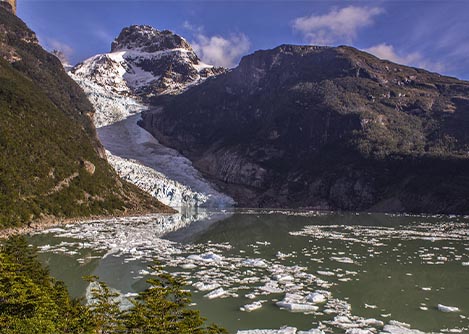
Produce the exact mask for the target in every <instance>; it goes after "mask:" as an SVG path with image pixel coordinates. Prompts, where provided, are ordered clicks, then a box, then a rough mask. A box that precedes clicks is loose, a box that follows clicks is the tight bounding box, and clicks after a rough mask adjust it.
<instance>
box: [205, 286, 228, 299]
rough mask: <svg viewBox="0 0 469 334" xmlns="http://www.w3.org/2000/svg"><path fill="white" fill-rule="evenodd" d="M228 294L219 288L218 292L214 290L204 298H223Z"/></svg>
mask: <svg viewBox="0 0 469 334" xmlns="http://www.w3.org/2000/svg"><path fill="white" fill-rule="evenodd" d="M226 294H227V292H226V291H225V290H223V288H218V289H216V290H213V291H211V292H209V293H207V294H206V295H205V296H204V297H206V298H208V299H214V298H220V297H223V296H225V295H226Z"/></svg>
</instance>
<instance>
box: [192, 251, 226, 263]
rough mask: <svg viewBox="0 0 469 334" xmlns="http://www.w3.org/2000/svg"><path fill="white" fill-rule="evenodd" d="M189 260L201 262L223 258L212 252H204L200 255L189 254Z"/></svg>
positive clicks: (216, 260)
mask: <svg viewBox="0 0 469 334" xmlns="http://www.w3.org/2000/svg"><path fill="white" fill-rule="evenodd" d="M187 258H188V259H189V260H195V261H203V262H220V261H221V260H222V259H223V258H222V257H221V256H220V255H217V254H214V253H205V254H200V255H189V256H188V257H187Z"/></svg>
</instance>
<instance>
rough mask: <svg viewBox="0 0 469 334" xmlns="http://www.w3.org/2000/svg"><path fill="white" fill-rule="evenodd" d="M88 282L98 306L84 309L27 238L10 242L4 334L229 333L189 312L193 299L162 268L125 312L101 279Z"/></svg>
mask: <svg viewBox="0 0 469 334" xmlns="http://www.w3.org/2000/svg"><path fill="white" fill-rule="evenodd" d="M155 269H157V268H155ZM88 281H90V283H91V284H93V285H94V286H95V287H94V288H93V289H92V294H93V298H94V303H93V304H91V305H90V306H85V305H83V304H82V303H81V302H80V301H79V300H74V299H71V298H70V296H69V295H68V292H67V289H66V287H65V286H64V284H63V283H62V282H58V281H56V280H55V279H54V278H52V277H51V276H50V274H49V272H48V271H47V270H46V269H44V268H43V267H42V266H41V264H40V263H39V262H38V260H37V257H36V252H35V249H34V248H32V247H30V246H28V244H27V242H26V241H25V239H24V238H22V237H13V238H10V239H9V240H7V241H5V242H4V244H3V245H1V247H0V324H1V326H0V333H1V334H13V333H22V334H55V333H89V334H111V333H122V334H137V333H148V334H151V333H155V334H222V333H226V331H225V330H224V329H221V328H219V327H218V326H216V325H210V326H206V325H205V323H204V319H203V318H201V317H200V314H199V312H198V311H195V310H192V309H189V308H188V305H189V303H190V298H189V297H190V294H189V293H188V292H186V291H184V290H183V283H182V282H181V281H180V280H179V279H177V278H174V277H172V276H171V275H169V274H165V273H162V272H161V271H160V270H159V269H157V274H156V276H155V277H154V278H152V279H150V280H149V281H148V283H149V284H150V287H149V288H148V289H146V290H145V291H143V292H141V293H140V294H139V295H138V297H136V299H135V300H134V301H133V304H134V306H133V307H132V308H130V309H129V310H125V311H122V310H120V308H119V303H118V302H116V299H115V297H116V295H115V294H114V293H112V292H111V290H110V288H109V287H107V286H106V284H104V283H102V282H98V281H97V278H96V277H89V278H88Z"/></svg>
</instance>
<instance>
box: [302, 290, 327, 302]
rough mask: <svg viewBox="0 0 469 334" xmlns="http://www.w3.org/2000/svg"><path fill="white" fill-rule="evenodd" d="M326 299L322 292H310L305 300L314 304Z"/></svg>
mask: <svg viewBox="0 0 469 334" xmlns="http://www.w3.org/2000/svg"><path fill="white" fill-rule="evenodd" d="M326 299H327V298H326V296H324V295H323V294H322V293H319V292H313V293H310V294H309V295H308V296H307V297H306V300H307V301H309V302H311V303H314V304H320V303H324V302H325V301H326Z"/></svg>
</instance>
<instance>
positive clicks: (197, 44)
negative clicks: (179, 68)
mask: <svg viewBox="0 0 469 334" xmlns="http://www.w3.org/2000/svg"><path fill="white" fill-rule="evenodd" d="M182 26H183V28H184V29H186V30H189V31H190V32H191V33H192V34H193V35H194V38H193V40H192V41H191V45H192V48H193V49H194V51H195V53H196V54H197V55H198V56H199V57H200V58H201V59H202V61H204V62H205V63H207V64H210V65H215V66H223V67H228V68H231V67H234V66H236V65H237V63H238V61H239V58H240V57H241V56H243V55H245V54H246V53H247V52H248V51H249V49H250V47H251V42H250V41H249V38H248V37H247V36H246V35H244V34H242V33H238V34H231V35H230V36H229V37H223V36H220V35H215V36H207V34H205V33H204V27H202V26H197V25H193V24H191V23H190V22H188V21H184V23H183V25H182Z"/></svg>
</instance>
